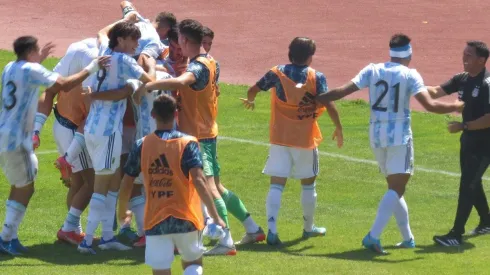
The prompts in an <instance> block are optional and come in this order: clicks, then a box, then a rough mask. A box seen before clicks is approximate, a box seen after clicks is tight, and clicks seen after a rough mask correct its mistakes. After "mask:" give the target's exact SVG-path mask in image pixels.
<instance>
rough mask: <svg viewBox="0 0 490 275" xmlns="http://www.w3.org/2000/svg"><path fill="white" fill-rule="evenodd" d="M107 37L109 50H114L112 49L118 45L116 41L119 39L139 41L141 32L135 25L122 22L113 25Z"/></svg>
mask: <svg viewBox="0 0 490 275" xmlns="http://www.w3.org/2000/svg"><path fill="white" fill-rule="evenodd" d="M107 36H108V37H109V48H110V49H111V50H114V48H115V47H117V45H118V42H117V39H118V38H119V37H122V38H127V37H131V38H133V39H140V38H141V32H140V29H139V28H138V26H136V25H135V24H133V23H130V22H125V21H123V22H119V23H117V24H116V25H114V27H112V29H111V30H110V31H109V33H108V34H107Z"/></svg>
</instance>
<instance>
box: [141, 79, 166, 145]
mask: <svg viewBox="0 0 490 275" xmlns="http://www.w3.org/2000/svg"><path fill="white" fill-rule="evenodd" d="M168 78H172V76H171V75H169V74H168V73H166V72H161V71H157V72H156V79H157V80H160V79H168ZM162 93H165V94H168V95H172V92H171V91H151V92H149V93H146V94H145V95H144V96H143V98H142V99H141V103H140V105H135V104H133V108H134V115H135V118H134V119H135V121H136V140H138V139H140V138H142V137H144V136H146V135H148V134H150V133H153V132H155V130H156V129H157V125H156V122H155V119H154V118H153V117H152V116H151V109H152V108H153V102H154V101H155V99H156V98H157V97H158V96H159V95H161V94H162Z"/></svg>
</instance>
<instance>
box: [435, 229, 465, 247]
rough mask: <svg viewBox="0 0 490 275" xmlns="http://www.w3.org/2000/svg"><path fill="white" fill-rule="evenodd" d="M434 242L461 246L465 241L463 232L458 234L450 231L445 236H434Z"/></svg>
mask: <svg viewBox="0 0 490 275" xmlns="http://www.w3.org/2000/svg"><path fill="white" fill-rule="evenodd" d="M432 239H433V240H434V242H436V243H437V244H440V245H442V246H459V245H461V244H462V243H463V240H462V239H463V238H462V236H461V234H457V233H455V232H454V231H452V230H451V231H449V233H447V234H446V235H443V236H434V238H432Z"/></svg>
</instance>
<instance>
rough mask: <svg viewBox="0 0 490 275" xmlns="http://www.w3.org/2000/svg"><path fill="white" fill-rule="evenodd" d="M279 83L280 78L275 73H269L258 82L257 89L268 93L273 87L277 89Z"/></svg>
mask: <svg viewBox="0 0 490 275" xmlns="http://www.w3.org/2000/svg"><path fill="white" fill-rule="evenodd" d="M278 81H279V77H278V76H277V75H276V74H275V73H274V72H273V71H268V72H267V73H266V74H265V75H264V76H263V77H262V78H261V79H260V80H259V81H258V82H257V84H256V85H257V87H259V89H260V90H262V91H268V90H270V89H271V88H272V87H275V86H276V84H277V82H278Z"/></svg>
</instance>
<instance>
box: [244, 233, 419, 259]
mask: <svg viewBox="0 0 490 275" xmlns="http://www.w3.org/2000/svg"><path fill="white" fill-rule="evenodd" d="M302 241H304V240H303V239H302V238H297V239H294V240H291V241H286V242H283V243H282V245H280V246H271V245H268V244H266V243H256V244H250V245H243V246H238V247H237V250H238V251H239V252H238V253H240V251H251V252H280V253H284V254H288V255H292V256H299V257H316V258H318V257H320V258H332V259H341V260H352V261H373V262H380V263H401V262H410V261H415V260H420V259H423V258H422V257H416V258H414V259H403V260H391V259H386V258H384V256H386V255H379V254H376V253H374V252H371V251H369V250H366V249H364V248H361V249H355V250H350V251H344V252H340V253H328V254H312V253H308V252H307V251H308V250H309V249H311V248H313V247H314V246H313V245H307V246H304V247H301V248H297V249H292V248H291V247H292V246H295V245H297V244H299V243H301V242H302Z"/></svg>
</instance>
